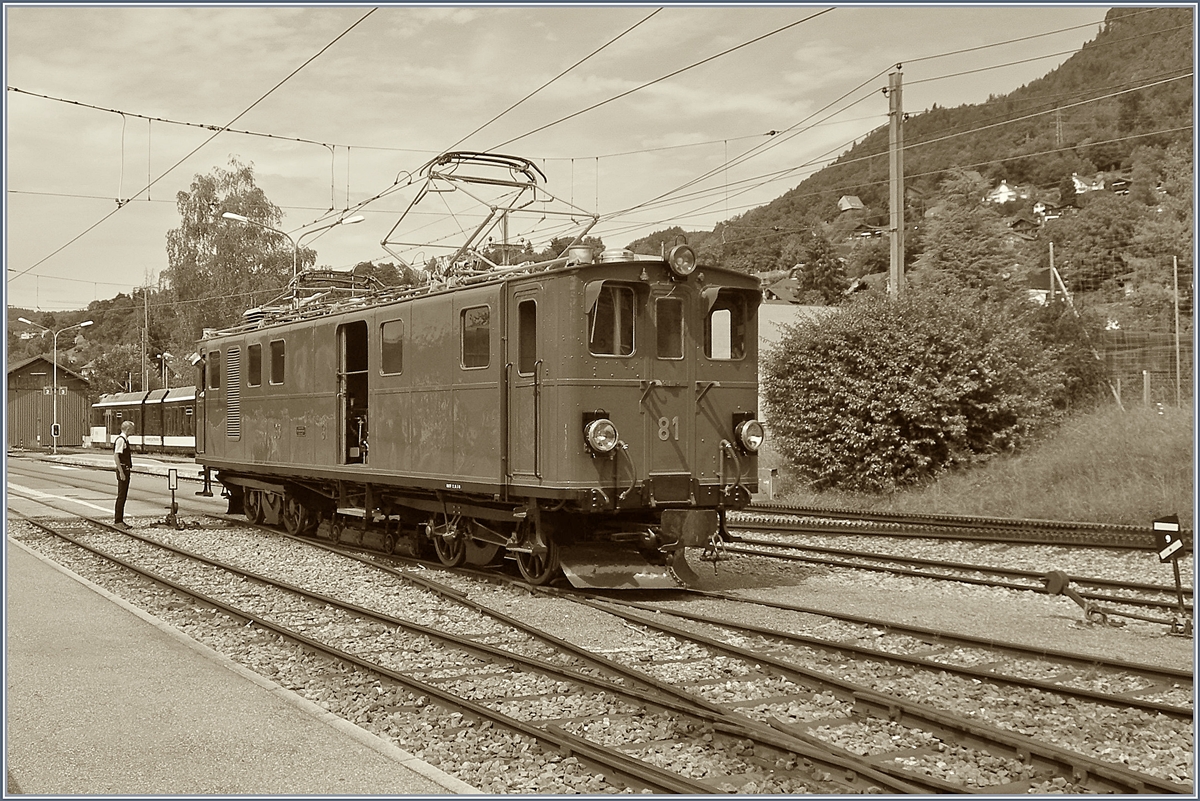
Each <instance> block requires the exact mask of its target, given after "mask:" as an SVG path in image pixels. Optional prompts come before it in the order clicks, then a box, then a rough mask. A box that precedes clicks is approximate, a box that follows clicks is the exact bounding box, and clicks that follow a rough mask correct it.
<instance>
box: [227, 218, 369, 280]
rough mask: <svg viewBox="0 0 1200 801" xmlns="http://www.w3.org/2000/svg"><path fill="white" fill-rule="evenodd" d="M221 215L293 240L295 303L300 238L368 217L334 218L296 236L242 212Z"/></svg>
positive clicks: (358, 221)
mask: <svg viewBox="0 0 1200 801" xmlns="http://www.w3.org/2000/svg"><path fill="white" fill-rule="evenodd" d="M221 216H222V217H224V218H225V219H227V220H237V221H238V222H244V223H249V224H250V225H256V226H258V227H259V228H262V229H263V230H266V231H272V232H274V233H277V234H282V235H283V236H286V237H287V238H288V239H289V240H290V241H291V243H292V302H293V303H295V302H296V275H297V274H298V268H299V263H300V240H301V239H303V238H304V237H306V236H308V235H309V234H315V233H317V232H318V231H325V230H327V229H329V228H336V227H337V226H339V225H354V223H360V222H362V221H363V220H365V219H366V217H364V216H363V215H361V214H356V215H355V216H353V217H346V218H345V219H339V220H334V221H333V222H331V223H327V224H325V225H322V226H320V227H319V228H312V229H310V230H308V231H305V232H304V233H302V234H300V235H299V236H295V237H294V236H292V235H291V234H289V233H288V232H287V231H280V230H279V229H278V228H272V227H271V226H269V225H264V224H263V223H260V222H258V221H256V220H252V219H250V218H249V217H245V216H243V215H241V214H235V213H233V212H232V211H227V212H225V213H224V214H222V215H221Z"/></svg>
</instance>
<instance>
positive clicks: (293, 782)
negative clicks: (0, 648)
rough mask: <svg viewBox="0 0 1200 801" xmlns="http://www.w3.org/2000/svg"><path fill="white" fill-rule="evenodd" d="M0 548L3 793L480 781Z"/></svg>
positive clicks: (14, 550) (385, 790)
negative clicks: (0, 583)
mask: <svg viewBox="0 0 1200 801" xmlns="http://www.w3.org/2000/svg"><path fill="white" fill-rule="evenodd" d="M5 551H6V571H5V572H6V576H5V579H6V581H5V583H6V585H7V608H6V613H5V618H6V619H5V627H6V632H7V649H6V653H5V663H6V664H5V675H6V679H7V697H6V700H5V738H4V740H5V746H6V754H5V767H6V770H7V777H6V778H7V787H8V793H7V794H13V793H25V794H32V795H55V796H57V795H104V796H108V795H179V794H187V795H211V794H220V795H235V794H236V795H246V794H257V795H323V796H328V795H432V794H448V793H464V794H478V793H479V791H478V790H476V789H474V788H472V787H471V786H469V785H467V784H465V783H463V782H461V781H459V780H457V779H455V778H453V777H451V776H449V775H447V774H445V773H443V772H442V771H440V770H438V769H437V768H435V767H433V766H431V765H428V764H426V763H424V762H422V761H420V760H418V759H416V758H415V757H413V756H411V755H410V754H408V753H406V752H404V751H402V750H400V749H399V748H396V747H395V746H393V745H391V744H390V743H387V742H385V741H384V740H382V739H380V738H378V737H375V736H374V735H372V734H370V733H369V732H367V731H365V730H363V729H360V728H358V727H357V726H354V725H353V724H351V723H349V722H347V721H344V720H342V719H340V718H338V717H336V716H334V715H331V714H330V713H328V712H325V711H324V710H322V709H321V708H320V707H318V706H316V705H315V704H312V703H311V702H309V701H307V700H305V699H303V698H301V697H300V696H299V695H296V694H295V693H293V692H291V691H289V690H286V689H284V688H282V687H280V686H278V685H276V684H274V683H272V682H269V681H267V680H266V679H263V678H262V677H260V676H258V675H257V674H254V673H253V672H251V671H249V670H246V669H244V668H242V667H241V666H239V665H237V664H236V663H234V662H232V661H230V660H228V659H227V658H225V657H223V656H221V655H219V654H217V653H216V652H215V651H212V650H211V649H209V648H207V647H206V646H203V645H201V644H199V643H197V642H195V641H194V640H192V639H191V638H189V637H186V636H185V635H183V634H181V633H179V632H177V631H176V630H175V629H173V628H171V627H169V626H167V625H166V624H164V623H162V622H161V621H158V620H157V619H155V618H153V617H151V616H149V615H147V614H145V613H144V612H142V611H141V610H136V609H134V608H133V607H132V606H130V605H128V604H127V603H125V602H124V601H122V600H120V599H118V598H115V597H114V596H112V595H110V594H108V593H107V592H105V591H104V590H102V589H101V588H99V587H97V586H96V585H94V584H91V583H90V582H87V581H86V580H84V579H82V578H80V577H78V576H75V575H74V574H72V573H69V572H68V571H66V570H64V569H62V568H61V567H59V566H57V565H55V564H53V563H52V562H49V561H48V560H45V559H44V558H42V557H41V556H40V555H38V554H35V553H34V552H32V551H30V550H28V549H26V548H25V547H24V546H22V545H20V544H19V543H15V542H13V541H7V542H6V548H5Z"/></svg>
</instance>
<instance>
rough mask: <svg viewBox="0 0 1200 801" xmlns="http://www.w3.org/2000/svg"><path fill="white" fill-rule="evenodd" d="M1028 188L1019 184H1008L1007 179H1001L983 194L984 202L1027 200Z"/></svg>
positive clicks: (998, 203) (1000, 202)
mask: <svg viewBox="0 0 1200 801" xmlns="http://www.w3.org/2000/svg"><path fill="white" fill-rule="evenodd" d="M1028 199H1029V190H1028V189H1026V188H1024V187H1020V186H1009V185H1008V181H1006V180H1003V179H1001V181H1000V185H999V186H997V187H996V188H995V189H993V190H991V191H990V192H988V193H987V194H986V195H984V196H983V202H984V203H995V204H997V205H1001V204H1004V203H1008V202H1009V201H1012V200H1028Z"/></svg>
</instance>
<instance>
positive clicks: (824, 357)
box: [763, 289, 1084, 492]
mask: <svg viewBox="0 0 1200 801" xmlns="http://www.w3.org/2000/svg"><path fill="white" fill-rule="evenodd" d="M1020 309H1021V305H1018V304H1012V305H1009V306H1007V307H1006V306H1004V305H1001V304H992V303H985V302H982V301H980V300H979V299H978V297H977V296H971V295H965V294H961V293H947V292H946V291H945V290H944V289H942V290H934V289H927V290H923V291H917V290H915V289H914V290H910V291H909V292H907V293H906V294H905V295H904V296H903V297H902V298H901V299H899V300H897V301H894V302H893V301H890V300H889V299H887V298H885V297H880V296H874V297H865V298H860V299H858V300H856V301H855V302H854V303H853V304H851V305H850V306H848V307H847V308H846V309H845V310H844V311H842V312H841V313H837V314H833V315H830V316H828V317H825V318H822V319H820V320H816V321H809V322H801V323H798V324H796V325H793V326H789V327H787V328H786V329H785V330H784V335H783V338H782V339H781V340H780V342H779V344H778V345H777V346H776V347H775V348H773V349H771V350H770V351H769V352H768V353H767V354H766V356H765V359H764V365H763V366H764V370H763V396H764V400H765V401H766V407H767V421H768V424H769V426H770V429H771V434H772V439H773V440H774V445H775V447H776V448H777V449H778V450H779V452H780V453H781V454H782V455H783V456H784V458H786V459H787V460H788V461H789V462H790V463H791V464H792V466H793V467H794V468H795V469H796V471H797V473H798V474H799V475H800V476H801V477H803V478H804V479H806V480H807V481H809V482H811V483H812V485H813V487H814V488H815V489H818V490H821V489H828V488H833V487H837V488H840V489H843V490H852V491H868V492H889V491H893V490H895V489H897V488H900V487H903V486H908V485H913V484H917V483H921V482H924V481H927V480H929V479H932V478H934V477H935V476H937V475H938V474H939V473H940V472H942V471H943V470H945V469H947V468H948V467H951V466H954V465H960V464H967V463H971V462H978V461H982V460H986V459H987V458H988V457H989V456H991V455H994V454H997V453H1005V452H1013V451H1016V450H1017V449H1019V448H1021V447H1023V446H1024V445H1026V444H1027V443H1028V442H1030V441H1031V439H1032V438H1033V436H1034V435H1035V433H1036V432H1037V431H1038V430H1039V428H1040V427H1041V426H1043V425H1047V424H1049V423H1052V422H1053V421H1054V420H1056V419H1057V418H1058V417H1060V416H1061V414H1062V410H1063V409H1064V407H1065V406H1066V404H1067V401H1068V400H1069V399H1071V398H1073V397H1076V396H1078V395H1080V394H1081V393H1082V389H1081V387H1080V386H1079V382H1080V381H1081V380H1084V379H1081V378H1079V376H1077V375H1075V376H1073V375H1072V374H1071V371H1068V369H1067V367H1066V366H1065V364H1064V362H1063V360H1062V358H1061V357H1062V356H1063V355H1064V354H1067V353H1071V354H1074V353H1077V352H1078V349H1077V348H1072V347H1065V346H1059V345H1057V344H1055V343H1053V342H1051V343H1050V344H1049V345H1048V344H1047V339H1048V338H1049V339H1051V340H1052V339H1053V331H1054V326H1048V325H1046V324H1045V322H1044V321H1042V324H1041V325H1038V326H1032V325H1031V324H1030V323H1031V322H1032V321H1031V320H1029V319H1022V317H1023V315H1022V314H1021V313H1019V310H1020ZM1026 311H1028V308H1027V305H1026ZM1077 369H1078V367H1077V366H1076V370H1077Z"/></svg>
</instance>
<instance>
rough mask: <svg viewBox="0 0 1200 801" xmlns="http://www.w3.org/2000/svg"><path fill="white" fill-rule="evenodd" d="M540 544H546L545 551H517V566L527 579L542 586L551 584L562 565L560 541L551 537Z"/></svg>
mask: <svg viewBox="0 0 1200 801" xmlns="http://www.w3.org/2000/svg"><path fill="white" fill-rule="evenodd" d="M538 539H539V540H540V539H541V538H540V537H539V538H538ZM539 544H544V545H545V547H546V550H545V552H544V553H541V554H537V553H525V552H523V551H518V552H517V567H519V568H520V569H521V575H522V576H524V577H525V580H526V581H528V582H529V583H530V584H535V585H537V586H542V585H544V584H549V583H550V582H551V581H552V580H553V579H554V578H555V577H556V576H557V575H558V573H559V570H560V568H561V565H560V564H559V561H558V543H556V542H555V541H554V540H552V539H551V540H547V541H546V542H545V543H540V542H539Z"/></svg>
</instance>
